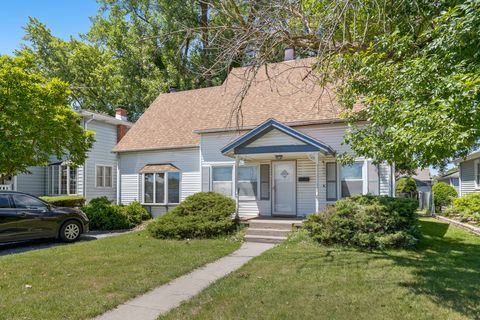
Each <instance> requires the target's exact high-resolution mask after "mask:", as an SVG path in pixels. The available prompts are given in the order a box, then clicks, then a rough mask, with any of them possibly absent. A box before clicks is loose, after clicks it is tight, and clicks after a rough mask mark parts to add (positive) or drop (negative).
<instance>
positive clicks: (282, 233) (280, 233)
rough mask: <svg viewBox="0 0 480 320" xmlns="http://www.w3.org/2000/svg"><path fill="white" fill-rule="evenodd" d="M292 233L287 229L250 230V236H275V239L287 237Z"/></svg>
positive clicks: (248, 233) (248, 231) (248, 232)
mask: <svg viewBox="0 0 480 320" xmlns="http://www.w3.org/2000/svg"><path fill="white" fill-rule="evenodd" d="M290 231H291V229H290V230H286V229H260V228H248V229H247V235H248V236H273V237H287V236H288V233H289V232H290Z"/></svg>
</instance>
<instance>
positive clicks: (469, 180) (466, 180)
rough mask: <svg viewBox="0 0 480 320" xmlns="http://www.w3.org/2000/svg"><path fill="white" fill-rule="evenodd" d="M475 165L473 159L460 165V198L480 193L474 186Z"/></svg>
mask: <svg viewBox="0 0 480 320" xmlns="http://www.w3.org/2000/svg"><path fill="white" fill-rule="evenodd" d="M477 160H478V159H477ZM475 164H476V160H475V159H474V160H467V161H463V162H461V163H460V192H461V195H462V196H463V195H466V194H469V193H472V192H480V189H477V188H476V186H475V173H476V172H475V171H476V170H475Z"/></svg>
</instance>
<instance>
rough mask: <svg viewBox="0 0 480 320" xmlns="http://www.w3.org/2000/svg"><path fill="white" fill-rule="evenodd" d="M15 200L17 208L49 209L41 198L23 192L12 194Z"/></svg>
mask: <svg viewBox="0 0 480 320" xmlns="http://www.w3.org/2000/svg"><path fill="white" fill-rule="evenodd" d="M12 197H13V202H14V203H15V208H20V209H39V210H45V209H47V205H46V204H45V203H43V202H41V201H40V200H37V199H35V198H32V197H29V196H26V195H23V194H14V195H12Z"/></svg>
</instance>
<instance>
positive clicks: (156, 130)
mask: <svg viewBox="0 0 480 320" xmlns="http://www.w3.org/2000/svg"><path fill="white" fill-rule="evenodd" d="M314 62H315V59H314V58H308V59H301V60H293V61H285V62H280V63H273V64H268V65H265V66H262V67H261V68H260V69H258V73H257V74H255V75H254V74H253V71H252V68H249V67H244V68H236V69H233V70H232V71H231V72H230V74H229V76H228V77H227V79H226V80H225V82H224V83H223V84H222V85H220V86H216V87H210V88H203V89H196V90H188V91H179V92H175V93H165V94H161V95H159V96H158V97H157V98H156V99H155V101H154V102H153V103H152V104H151V106H150V107H149V108H148V109H147V110H146V111H145V113H144V114H143V115H142V116H141V117H140V119H139V120H138V121H137V122H136V123H135V125H134V126H133V128H132V129H130V131H129V132H128V133H127V134H126V135H125V137H123V139H122V140H121V141H120V142H119V143H118V144H117V146H116V147H115V148H114V150H113V151H115V152H124V151H135V150H149V149H168V148H179V147H192V146H198V145H199V143H200V136H199V135H198V134H197V133H196V131H202V130H206V129H219V130H227V129H229V128H230V129H231V128H236V127H237V124H236V122H235V121H234V120H233V121H232V119H234V118H235V115H236V113H235V112H234V111H233V110H232V109H233V106H234V105H235V102H236V101H238V99H239V98H240V95H241V92H242V90H243V89H245V88H244V86H245V83H248V81H247V80H253V81H251V87H250V88H249V89H248V92H247V94H246V96H245V97H244V99H243V102H242V110H241V116H242V117H241V120H242V121H241V127H242V128H246V127H252V126H257V125H259V124H260V123H262V122H264V121H265V120H267V119H269V118H275V119H277V120H278V121H281V122H282V123H285V124H287V125H289V126H292V125H296V124H297V125H299V124H305V123H306V122H308V123H325V122H328V123H331V122H339V121H343V120H341V119H340V112H341V111H342V110H341V108H340V107H339V106H338V105H337V104H336V103H335V99H334V93H333V90H330V89H328V88H322V87H320V86H319V85H318V84H317V83H318V81H317V78H316V77H315V76H314V74H313V73H312V72H311V67H312V64H313V63H314Z"/></svg>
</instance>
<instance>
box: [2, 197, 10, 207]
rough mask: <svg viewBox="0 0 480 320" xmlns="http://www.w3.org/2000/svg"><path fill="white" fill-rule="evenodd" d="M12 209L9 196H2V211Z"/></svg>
mask: <svg viewBox="0 0 480 320" xmlns="http://www.w3.org/2000/svg"><path fill="white" fill-rule="evenodd" d="M5 208H10V200H9V198H8V195H6V194H0V209H5Z"/></svg>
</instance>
